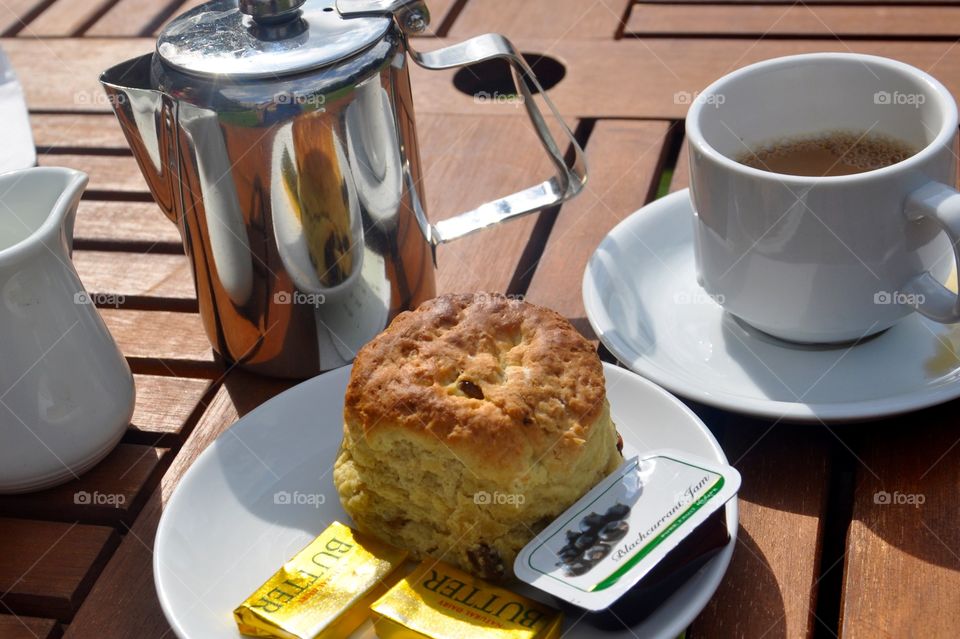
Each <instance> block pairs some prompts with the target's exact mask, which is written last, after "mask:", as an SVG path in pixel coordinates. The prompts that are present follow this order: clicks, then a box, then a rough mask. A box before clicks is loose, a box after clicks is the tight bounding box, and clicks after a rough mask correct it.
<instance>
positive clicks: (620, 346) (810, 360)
mask: <svg viewBox="0 0 960 639" xmlns="http://www.w3.org/2000/svg"><path fill="white" fill-rule="evenodd" d="M692 215H693V213H692V211H691V207H690V199H689V195H688V193H687V191H686V190H683V191H680V192H677V193H674V194H672V195H668V196H667V197H664V198H662V199H660V200H657V201H656V202H653V203H652V204H649V205H648V206H645V207H643V208H642V209H640V210H639V211H637V212H636V213H634V214H633V215H631V216H630V217H629V218H627V219H626V220H624V221H623V222H621V223H620V224H619V225H617V227H616V228H614V229H613V230H612V231H610V233H609V234H608V235H607V237H605V238H604V239H603V241H602V242H601V243H600V246H599V247H598V248H597V250H596V252H595V253H594V254H593V256H592V257H591V258H590V262H589V263H588V265H587V269H586V272H585V273H584V278H583V300H584V305H585V307H586V310H587V317H588V319H589V320H590V324H591V326H592V327H593V329H594V331H595V332H596V333H597V336H599V338H600V340H601V341H602V342H603V343H604V345H605V346H606V347H607V348H608V349H610V351H611V352H612V353H613V354H614V355H616V356H617V358H618V359H619V360H620V361H622V362H623V363H624V364H625V365H627V366H629V367H630V368H631V369H633V370H634V371H636V372H637V373H639V374H641V375H643V376H644V377H646V378H647V379H650V380H653V381H654V382H656V383H657V384H660V385H661V386H664V387H665V388H667V389H669V390H671V391H673V392H675V393H677V394H679V395H683V396H685V397H689V398H691V399H694V400H696V401H699V402H702V403H704V404H709V405H712V406H717V407H720V408H724V409H727V410H730V411H735V412H740V413H748V414H752V415H757V416H761V417H766V418H771V419H775V420H780V419H785V420H791V421H810V422H813V421H817V422H819V421H821V420H823V421H826V420H831V421H856V420H865V419H870V418H876V417H881V416H886V415H894V414H898V413H905V412H908V411H912V410H916V409H919V408H924V407H927V406H932V405H934V404H939V403H942V402H945V401H947V400H950V399H954V398H956V397H958V396H960V383H958V378H960V324H958V325H955V326H953V327H950V326H943V325H941V324H937V323H935V322H933V321H930V320H927V319H925V318H923V317H922V316H920V315H919V314H916V313H914V314H912V315H910V316H909V317H908V318H907V319H905V320H903V321H902V322H900V323H899V324H897V325H896V326H894V327H893V328H891V329H889V330H888V331H886V332H885V333H882V334H880V335H878V336H877V337H874V338H872V339H868V340H866V341H864V342H861V343H859V344H857V345H855V346H850V345H847V346H841V347H830V348H826V347H804V346H797V345H791V344H788V343H786V342H781V341H779V340H777V339H775V338H772V337H769V336H767V335H765V334H763V333H760V332H758V331H756V330H755V329H753V328H751V327H748V326H746V325H745V324H743V323H742V322H740V321H739V320H737V319H736V318H734V317H733V316H731V315H730V314H729V313H726V312H724V311H723V309H722V308H721V307H720V306H719V305H718V304H717V303H716V302H715V301H714V300H713V299H711V298H710V297H708V296H707V294H706V293H705V292H704V291H703V289H701V288H700V286H699V285H698V284H697V281H696V274H695V265H694V255H693V222H692Z"/></svg>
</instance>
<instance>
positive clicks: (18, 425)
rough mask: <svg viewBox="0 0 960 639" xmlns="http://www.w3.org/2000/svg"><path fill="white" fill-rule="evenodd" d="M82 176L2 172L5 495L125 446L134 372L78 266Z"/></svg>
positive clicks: (0, 408) (63, 477)
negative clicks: (76, 224)
mask: <svg viewBox="0 0 960 639" xmlns="http://www.w3.org/2000/svg"><path fill="white" fill-rule="evenodd" d="M86 184H87V176H86V175H85V174H83V173H81V172H79V171H74V170H71V169H60V168H47V167H45V168H31V169H25V170H22V171H14V172H11V173H5V174H3V175H0V332H2V337H0V353H2V364H0V493H14V492H26V491H31V490H39V489H41V488H47V487H49V486H53V485H55V484H58V483H61V482H64V481H67V480H70V479H73V478H74V477H75V476H77V475H79V474H80V473H82V472H84V471H85V470H87V469H88V468H90V467H91V466H93V465H94V464H96V463H97V462H98V461H100V459H102V458H103V457H104V456H106V454H107V453H109V452H110V451H111V450H112V449H113V447H114V446H115V445H116V444H117V442H118V441H120V438H121V437H122V436H123V433H124V431H126V428H127V425H128V424H129V423H130V417H131V415H132V414H133V404H134V386H133V376H132V375H131V374H130V369H129V367H128V366H127V362H126V360H125V359H124V358H123V356H122V355H121V354H120V351H119V350H118V349H117V346H116V344H115V343H114V342H113V338H112V337H111V336H110V334H109V333H108V332H107V328H106V326H105V325H104V324H103V321H102V320H101V319H100V315H99V314H98V313H97V309H96V307H95V306H94V305H93V303H92V301H91V300H90V298H89V296H88V295H87V293H86V292H85V291H84V289H83V285H82V284H81V283H80V279H79V278H78V277H77V273H76V271H75V270H74V268H73V264H72V263H71V261H70V248H71V243H72V238H73V220H74V216H75V214H76V210H77V204H78V203H79V201H80V195H81V194H82V193H83V189H84V186H86Z"/></svg>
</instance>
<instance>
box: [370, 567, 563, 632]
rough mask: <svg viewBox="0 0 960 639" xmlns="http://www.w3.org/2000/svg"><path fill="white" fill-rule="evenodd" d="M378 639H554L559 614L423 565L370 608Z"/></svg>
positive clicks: (443, 569) (451, 572)
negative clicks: (466, 638)
mask: <svg viewBox="0 0 960 639" xmlns="http://www.w3.org/2000/svg"><path fill="white" fill-rule="evenodd" d="M370 611H371V612H373V619H374V628H375V629H376V631H377V636H378V637H380V639H462V638H463V637H470V638H471V639H556V638H557V637H559V636H560V626H561V624H562V623H563V613H561V612H560V611H558V610H554V609H553V608H550V607H549V606H545V605H544V604H542V603H540V602H538V601H533V600H532V599H527V598H526V597H521V596H520V595H518V594H516V593H513V592H510V591H509V590H506V589H504V588H499V587H497V586H494V585H492V584H489V583H487V582H485V581H483V580H481V579H478V578H476V577H473V576H472V575H469V574H467V573H465V572H463V571H462V570H459V569H457V568H454V567H453V566H450V565H449V564H445V563H443V562H438V561H436V560H433V559H428V560H426V561H424V562H422V563H421V564H420V565H419V566H418V567H417V568H416V569H415V570H414V571H413V572H412V573H410V574H409V575H407V576H406V578H404V579H401V580H400V581H399V582H398V583H397V585H395V586H394V587H393V588H391V589H390V590H389V592H387V594H385V595H384V596H382V597H380V599H378V600H377V601H375V602H374V603H373V605H372V606H370Z"/></svg>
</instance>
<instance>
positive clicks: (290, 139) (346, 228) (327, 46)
mask: <svg viewBox="0 0 960 639" xmlns="http://www.w3.org/2000/svg"><path fill="white" fill-rule="evenodd" d="M428 23H429V14H428V12H427V7H426V5H425V4H424V2H422V1H413V0H336V1H335V0H239V4H238V2H237V0H214V1H213V2H210V3H207V4H204V5H202V6H199V7H197V8H195V9H193V10H191V11H188V12H187V13H184V14H183V15H181V16H179V17H178V18H176V19H175V20H173V22H171V23H170V25H169V26H167V27H166V29H164V31H163V32H162V33H161V34H160V36H159V39H158V41H157V46H156V51H155V52H154V53H152V54H148V55H145V56H141V57H138V58H134V59H132V60H128V61H126V62H124V63H122V64H119V65H117V66H115V67H113V68H111V69H108V70H107V71H105V72H104V73H103V75H102V76H101V77H100V81H101V83H102V84H103V86H104V87H105V89H106V91H107V94H108V96H109V98H110V102H111V104H112V105H113V107H114V110H115V112H116V114H117V118H118V119H119V120H120V125H121V127H122V128H123V131H124V134H125V135H126V137H127V141H128V143H129V144H130V147H131V149H132V150H133V154H134V156H135V157H136V159H137V162H138V164H139V165H140V169H141V170H142V171H143V175H144V176H145V177H146V180H147V184H148V185H149V187H150V191H151V192H152V193H153V196H154V198H155V199H156V201H157V203H158V204H159V205H160V207H161V208H162V209H163V210H164V212H165V213H166V214H167V216H168V217H170V219H171V220H173V221H174V222H175V223H176V224H177V226H178V227H179V229H180V234H181V236H182V237H183V243H184V248H185V250H186V253H187V255H188V257H189V258H190V260H191V262H192V265H193V273H194V281H195V284H196V288H197V297H198V300H199V305H200V314H201V317H202V319H203V324H204V328H205V330H206V332H207V335H208V336H209V338H210V341H211V343H212V344H213V347H214V350H216V351H217V352H218V353H219V354H220V355H222V356H223V357H224V358H226V359H227V360H229V361H230V362H233V363H236V364H239V365H240V366H243V367H245V368H247V369H250V370H253V371H256V372H259V373H263V374H266V375H273V376H280V377H294V378H304V377H309V376H311V375H315V374H317V373H319V372H321V371H324V370H329V369H332V368H336V367H339V366H342V365H344V364H346V363H348V362H350V361H351V360H352V359H353V357H354V355H355V353H356V351H357V350H358V349H359V348H360V347H361V346H362V345H363V344H364V343H366V342H367V341H368V340H369V339H370V338H372V337H373V336H374V335H376V334H377V333H378V332H379V331H381V330H383V328H384V327H385V326H386V325H387V323H388V322H389V321H390V320H391V319H392V318H393V317H394V316H395V315H397V314H398V313H400V312H402V311H404V310H407V309H410V308H413V307H416V306H417V305H418V304H420V303H421V302H422V301H424V300H426V299H429V298H431V297H433V296H434V294H435V285H434V267H435V249H436V246H437V245H438V244H441V243H444V242H448V241H450V240H454V239H457V238H459V237H463V236H464V235H467V234H468V233H472V232H474V231H477V230H480V229H483V228H485V227H488V226H491V225H494V224H497V223H499V222H502V221H505V220H508V219H511V218H514V217H517V216H520V215H523V214H525V213H530V212H533V211H539V210H541V209H544V208H547V207H550V206H552V205H555V204H557V203H559V202H562V201H564V200H566V199H568V198H570V197H572V196H574V195H576V194H577V193H578V192H579V191H580V190H581V188H582V187H583V184H584V182H585V180H586V165H585V160H584V157H583V152H582V150H581V149H580V147H579V146H578V144H577V142H576V140H575V139H574V138H573V135H572V134H571V133H570V131H569V129H567V128H566V127H563V130H564V132H565V133H566V135H567V137H568V138H569V142H570V144H571V146H572V148H573V149H574V152H573V154H572V158H571V159H570V160H569V162H568V161H565V159H564V149H563V147H561V146H560V145H559V144H558V143H557V141H556V140H554V139H553V137H552V136H551V134H550V132H549V130H548V128H547V126H546V123H545V122H544V119H543V116H542V114H541V112H540V110H539V109H538V107H537V105H536V102H535V101H534V99H533V97H532V95H531V88H530V87H535V88H536V90H538V91H539V90H540V89H541V87H540V84H539V83H538V82H537V79H536V77H535V76H534V73H533V72H532V71H531V69H530V67H529V66H528V65H527V64H526V62H525V61H524V59H523V58H522V56H520V55H519V54H518V53H517V51H516V50H515V49H514V47H513V46H512V45H511V44H510V43H509V42H508V41H507V40H506V39H505V38H503V37H502V36H499V35H496V34H487V35H483V36H479V37H476V38H473V39H471V40H467V41H465V42H462V43H460V44H456V45H453V46H449V47H446V48H443V49H440V50H437V51H432V52H429V53H423V52H417V51H414V50H413V49H411V47H410V45H409V42H408V41H407V35H408V34H413V33H418V32H421V31H423V30H424V29H425V28H426V27H427V25H428ZM407 53H409V54H410V56H409V57H410V58H412V59H413V61H414V62H416V63H417V64H419V65H420V66H422V67H425V68H427V69H447V68H451V67H457V66H462V65H467V64H473V63H476V62H481V61H484V60H490V59H494V58H502V59H505V60H507V61H508V62H509V63H510V64H511V65H512V68H513V71H514V73H513V75H514V81H515V84H516V87H517V92H518V94H520V95H521V96H522V98H523V104H524V105H525V107H526V110H527V113H528V114H529V116H530V119H531V120H532V122H533V124H534V127H535V128H536V131H537V133H538V135H539V137H540V139H541V141H542V143H543V147H544V149H545V150H546V152H547V154H548V155H549V156H550V158H551V160H552V161H553V164H554V165H555V167H556V175H554V176H553V177H551V178H550V179H548V180H546V181H544V182H541V183H540V184H537V185H536V186H533V187H531V188H528V189H526V190H524V191H520V192H518V193H514V194H513V195H508V196H506V197H504V198H502V199H499V200H495V201H493V202H488V203H486V204H484V205H482V206H480V207H478V208H477V209H475V210H473V211H468V212H466V213H462V214H460V215H458V216H455V217H452V218H449V219H445V220H443V221H442V222H438V223H437V224H430V222H429V221H428V220H427V216H426V214H425V213H424V207H423V201H422V197H421V195H420V191H419V189H420V185H421V171H420V157H419V152H418V143H417V136H416V128H415V124H414V114H413V99H412V96H411V91H410V77H409V68H410V65H409V62H408V59H407V55H406V54H407ZM524 80H526V81H524ZM528 85H529V86H528ZM541 94H542V99H543V100H544V103H545V104H546V105H547V106H548V107H549V109H550V110H551V111H552V112H553V114H554V115H555V116H556V117H557V119H558V120H560V116H559V114H558V113H557V110H556V108H555V107H554V106H553V104H552V103H551V102H550V100H549V98H547V97H546V94H545V93H543V92H542V91H541ZM561 122H562V120H561ZM477 168H478V170H482V167H477Z"/></svg>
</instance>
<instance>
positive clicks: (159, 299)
mask: <svg viewBox="0 0 960 639" xmlns="http://www.w3.org/2000/svg"><path fill="white" fill-rule="evenodd" d="M73 263H74V266H76V268H77V273H79V274H80V280H81V281H82V282H83V285H84V287H85V288H86V289H87V292H88V293H89V294H90V299H91V300H92V301H93V302H94V303H96V304H97V305H98V306H111V307H114V308H120V307H130V308H137V307H140V308H142V307H143V306H145V305H147V306H152V307H156V306H157V305H158V304H162V305H163V307H164V308H169V309H174V308H178V309H181V310H194V309H196V298H197V296H196V293H195V291H194V287H193V277H192V275H191V274H190V262H189V261H188V260H187V257H186V256H185V255H164V254H160V253H122V252H115V251H74V252H73Z"/></svg>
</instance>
